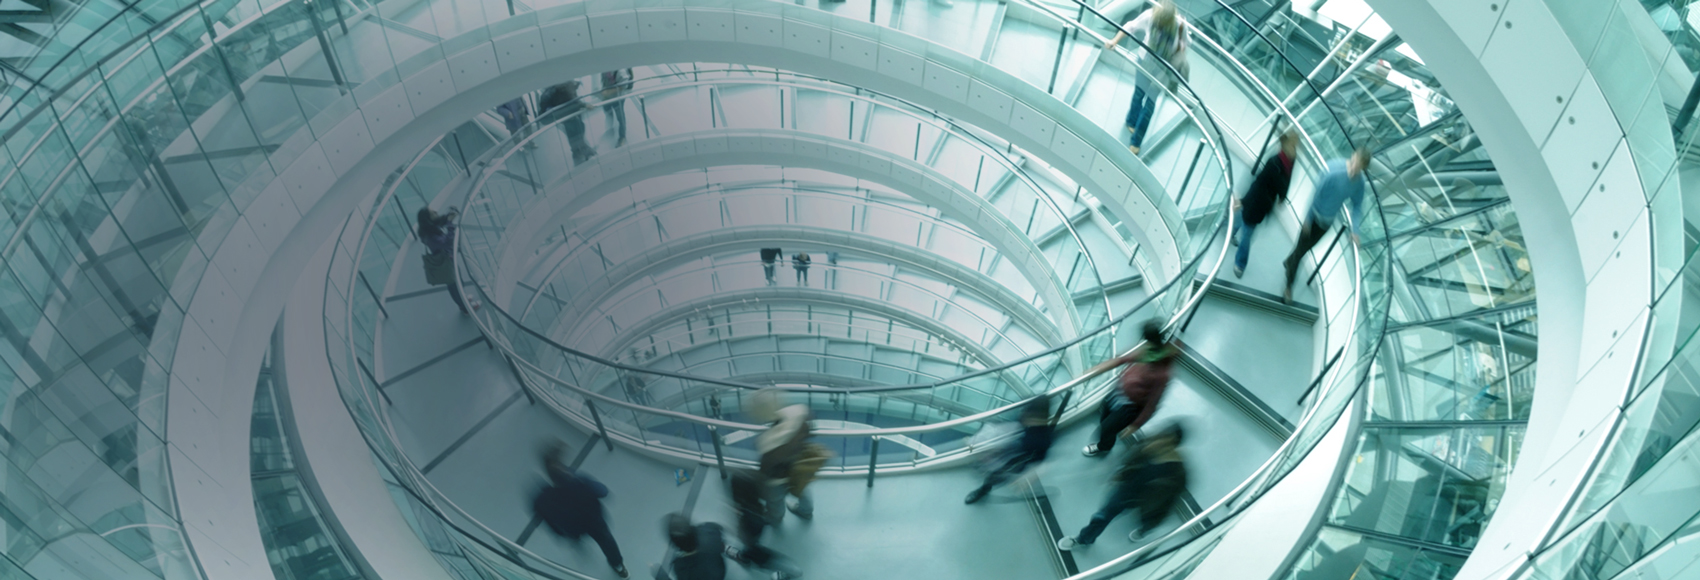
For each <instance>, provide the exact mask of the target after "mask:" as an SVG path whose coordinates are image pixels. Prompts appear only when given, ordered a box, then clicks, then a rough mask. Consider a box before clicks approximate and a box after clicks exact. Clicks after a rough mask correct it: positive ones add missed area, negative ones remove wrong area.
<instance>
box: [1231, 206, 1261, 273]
mask: <svg viewBox="0 0 1700 580" xmlns="http://www.w3.org/2000/svg"><path fill="white" fill-rule="evenodd" d="M1234 219H1236V220H1239V223H1238V224H1237V225H1238V226H1239V228H1240V230H1239V233H1238V234H1236V236H1237V239H1239V241H1240V248H1239V250H1238V251H1236V252H1234V271H1235V272H1236V274H1237V273H1242V272H1244V271H1245V265H1246V262H1247V261H1249V260H1251V234H1252V232H1253V231H1256V230H1257V226H1254V225H1250V224H1247V223H1245V220H1244V219H1243V218H1241V217H1239V216H1235V217H1234Z"/></svg>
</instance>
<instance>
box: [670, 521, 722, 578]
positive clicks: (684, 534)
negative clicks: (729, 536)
mask: <svg viewBox="0 0 1700 580" xmlns="http://www.w3.org/2000/svg"><path fill="white" fill-rule="evenodd" d="M667 542H668V543H670V544H672V545H673V554H672V555H673V561H672V562H670V563H669V565H668V566H662V565H661V564H656V565H654V566H651V567H650V572H651V574H652V575H653V576H655V580H725V578H726V556H725V554H726V552H727V551H728V548H730V546H727V545H726V534H725V531H724V528H721V527H720V524H717V523H714V522H707V523H703V524H697V525H692V524H691V517H690V516H687V515H685V514H682V513H677V512H674V513H671V514H668V515H667ZM669 568H671V571H672V573H671V574H669V573H668V571H669Z"/></svg>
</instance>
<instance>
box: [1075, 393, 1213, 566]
mask: <svg viewBox="0 0 1700 580" xmlns="http://www.w3.org/2000/svg"><path fill="white" fill-rule="evenodd" d="M1182 437H1183V430H1182V429H1181V426H1180V424H1178V423H1177V424H1174V425H1170V426H1169V427H1167V428H1165V429H1163V430H1162V431H1159V432H1157V434H1155V435H1152V436H1151V437H1149V438H1147V439H1146V440H1144V441H1141V442H1140V443H1139V446H1138V448H1136V449H1134V450H1133V452H1132V453H1129V454H1128V455H1127V459H1126V460H1125V461H1124V462H1123V463H1122V466H1121V467H1120V468H1119V469H1117V470H1116V474H1115V476H1114V477H1113V479H1112V480H1111V481H1112V482H1113V483H1114V487H1112V488H1111V489H1110V497H1108V498H1106V499H1105V500H1104V505H1103V507H1101V508H1099V509H1098V513H1095V514H1092V521H1091V522H1088V523H1087V524H1086V527H1084V528H1081V529H1080V533H1077V534H1075V535H1073V536H1069V537H1065V538H1062V539H1060V540H1057V549H1059V550H1063V551H1069V550H1073V549H1074V548H1076V547H1078V546H1083V545H1088V544H1091V543H1092V542H1095V541H1097V540H1098V534H1101V533H1103V532H1104V528H1105V527H1106V526H1108V525H1110V520H1113V519H1116V516H1119V515H1121V513H1122V512H1124V511H1127V510H1129V509H1134V510H1139V529H1138V530H1135V531H1134V533H1133V534H1131V535H1129V536H1128V539H1130V540H1137V538H1140V537H1144V536H1145V535H1147V534H1150V533H1151V531H1152V530H1155V529H1157V526H1158V525H1159V524H1162V523H1163V520H1164V519H1165V518H1168V517H1169V513H1170V512H1172V511H1174V508H1175V504H1176V503H1177V502H1178V501H1179V500H1180V497H1181V494H1182V493H1185V492H1186V463H1185V462H1184V461H1182V458H1181V453H1180V444H1181V439H1182Z"/></svg>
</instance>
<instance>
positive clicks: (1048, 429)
mask: <svg viewBox="0 0 1700 580" xmlns="http://www.w3.org/2000/svg"><path fill="white" fill-rule="evenodd" d="M1055 431H1056V426H1055V425H1052V424H1051V399H1050V397H1048V396H1045V395H1040V396H1038V397H1036V398H1034V399H1033V400H1032V401H1029V402H1028V403H1027V405H1026V406H1024V407H1022V408H1021V438H1020V439H1017V440H1016V442H1015V446H1014V447H1012V448H1010V449H1008V450H1007V451H1005V455H1004V457H1003V458H1002V459H1001V461H1000V462H999V465H998V467H995V468H993V469H992V471H991V473H988V474H986V480H985V481H984V482H982V483H981V484H980V487H978V488H976V489H975V490H974V491H971V492H968V497H966V498H964V499H963V500H962V503H974V502H978V501H980V500H981V499H984V498H985V497H986V494H988V493H991V492H992V488H993V487H996V486H999V485H1002V484H1003V483H1004V482H1007V481H1009V480H1011V479H1015V477H1016V476H1018V475H1021V474H1022V473H1026V472H1027V469H1028V468H1029V467H1032V466H1033V465H1035V464H1038V463H1039V462H1041V461H1044V460H1045V456H1046V455H1048V454H1050V451H1051V440H1052V435H1053V434H1054V433H1055Z"/></svg>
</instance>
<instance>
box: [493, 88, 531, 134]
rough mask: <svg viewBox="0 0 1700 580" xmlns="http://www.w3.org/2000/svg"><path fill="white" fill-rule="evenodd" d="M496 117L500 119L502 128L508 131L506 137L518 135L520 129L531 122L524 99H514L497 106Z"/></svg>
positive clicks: (529, 112)
mask: <svg viewBox="0 0 1700 580" xmlns="http://www.w3.org/2000/svg"><path fill="white" fill-rule="evenodd" d="M496 115H497V116H500V117H501V118H502V126H504V127H506V128H507V129H508V135H511V136H517V135H519V130H520V128H521V127H524V126H525V124H526V123H527V122H530V121H531V110H530V109H529V108H527V107H526V106H525V97H515V98H514V100H511V101H508V102H506V103H502V104H501V105H498V106H497V107H496Z"/></svg>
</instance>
